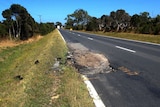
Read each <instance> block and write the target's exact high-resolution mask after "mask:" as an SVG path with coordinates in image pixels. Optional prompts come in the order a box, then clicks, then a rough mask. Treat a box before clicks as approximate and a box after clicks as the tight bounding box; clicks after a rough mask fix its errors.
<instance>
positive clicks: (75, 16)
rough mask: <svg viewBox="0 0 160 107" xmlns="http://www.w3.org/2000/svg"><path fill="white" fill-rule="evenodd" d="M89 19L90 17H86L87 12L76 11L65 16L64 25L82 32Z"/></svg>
mask: <svg viewBox="0 0 160 107" xmlns="http://www.w3.org/2000/svg"><path fill="white" fill-rule="evenodd" d="M89 19H90V16H89V15H88V13H87V11H85V10H83V9H77V10H75V11H74V13H72V14H69V15H68V16H67V18H66V20H67V23H66V24H70V25H72V24H73V27H77V29H79V30H82V29H85V26H86V25H87V23H88V21H89Z"/></svg>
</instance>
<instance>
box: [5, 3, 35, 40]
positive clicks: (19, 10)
mask: <svg viewBox="0 0 160 107" xmlns="http://www.w3.org/2000/svg"><path fill="white" fill-rule="evenodd" d="M2 15H3V17H4V18H6V21H7V22H8V28H9V35H10V37H11V38H14V39H28V37H30V36H33V33H34V27H35V21H34V19H33V18H32V17H31V15H30V14H29V13H28V11H27V10H26V9H25V8H24V7H23V6H21V5H19V4H12V5H11V6H10V8H9V9H6V10H4V11H3V12H2ZM11 29H12V30H11Z"/></svg>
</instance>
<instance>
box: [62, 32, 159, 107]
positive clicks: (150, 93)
mask: <svg viewBox="0 0 160 107" xmlns="http://www.w3.org/2000/svg"><path fill="white" fill-rule="evenodd" d="M60 32H61V34H62V35H63V37H64V39H65V40H66V42H73V43H81V44H83V45H84V46H86V47H87V48H89V49H91V50H94V51H96V52H98V53H102V54H104V55H105V56H106V57H107V58H108V59H109V62H110V64H111V66H112V67H113V68H114V69H115V70H116V72H111V73H106V74H94V75H90V76H89V78H91V82H92V84H93V85H94V87H95V89H96V90H97V92H98V94H99V96H100V97H101V99H102V101H103V102H104V104H105V105H106V107H159V106H160V45H156V44H150V43H143V42H137V41H130V40H124V39H116V38H111V37H103V36H97V35H93V34H87V33H80V32H74V31H69V30H60ZM119 68H125V69H127V70H128V71H129V72H136V73H138V75H129V74H127V73H125V70H124V71H123V70H121V69H119Z"/></svg>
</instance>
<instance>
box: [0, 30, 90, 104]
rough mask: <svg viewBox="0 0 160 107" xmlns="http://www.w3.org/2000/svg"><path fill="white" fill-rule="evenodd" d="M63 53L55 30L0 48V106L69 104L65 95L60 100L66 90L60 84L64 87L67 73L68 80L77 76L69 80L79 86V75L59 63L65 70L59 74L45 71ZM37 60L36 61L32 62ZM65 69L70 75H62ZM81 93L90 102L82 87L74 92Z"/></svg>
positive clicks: (63, 44)
mask: <svg viewBox="0 0 160 107" xmlns="http://www.w3.org/2000/svg"><path fill="white" fill-rule="evenodd" d="M66 52H67V47H66V45H65V43H64V42H63V40H62V39H61V37H60V36H59V34H58V32H57V31H56V30H55V31H54V32H52V33H50V34H48V35H47V36H44V38H42V39H40V40H39V41H35V42H32V43H29V44H23V45H19V46H16V47H12V48H6V49H2V50H1V51H0V107H56V106H54V103H55V102H56V100H58V101H59V103H61V102H63V103H62V104H64V102H65V101H66V102H65V103H67V104H68V105H72V102H73V101H71V102H70V100H69V99H68V98H69V97H67V96H66V97H64V99H63V97H62V96H65V92H66V89H64V90H62V89H63V88H62V87H68V86H65V83H63V82H65V81H70V80H69V78H67V76H66V75H71V76H70V77H71V78H70V79H72V78H75V79H76V78H78V79H76V80H75V81H72V82H77V81H79V82H78V83H79V84H80V86H81V85H82V86H84V83H83V82H82V81H81V79H80V78H79V77H74V76H75V75H79V74H77V73H76V72H75V71H74V70H71V71H72V72H71V71H70V67H67V66H62V67H63V68H65V69H64V72H65V73H60V74H59V75H58V76H57V75H55V74H54V73H53V72H52V73H48V71H50V68H51V67H52V66H53V64H54V59H55V58H57V57H61V58H62V59H63V60H65V55H66ZM37 60H38V61H39V63H38V64H35V61H37ZM67 72H68V73H69V72H70V74H66V73H67ZM72 73H73V74H75V75H72ZM16 76H21V77H22V78H23V79H22V80H20V79H19V78H16ZM72 76H73V77H72ZM65 79H66V80H65ZM69 87H70V86H69ZM74 88H75V89H77V88H79V87H73V91H74ZM84 88H85V87H84ZM59 90H61V91H59ZM83 93H86V96H87V97H86V96H84V97H86V98H87V99H88V100H89V101H90V102H92V99H90V98H89V97H88V92H87V91H86V89H85V90H83V89H82V91H81V93H78V94H80V95H81V94H83ZM55 95H60V97H59V98H60V99H61V100H59V99H52V98H53V96H55ZM77 96H79V95H77ZM68 101H69V102H68ZM79 103H81V102H79ZM82 103H83V102H82ZM56 104H57V105H59V104H58V103H56ZM91 104H92V103H91ZM59 107H69V106H63V105H62V106H59ZM71 107H72V106H71ZM75 107H78V106H75ZM88 107H89V106H88Z"/></svg>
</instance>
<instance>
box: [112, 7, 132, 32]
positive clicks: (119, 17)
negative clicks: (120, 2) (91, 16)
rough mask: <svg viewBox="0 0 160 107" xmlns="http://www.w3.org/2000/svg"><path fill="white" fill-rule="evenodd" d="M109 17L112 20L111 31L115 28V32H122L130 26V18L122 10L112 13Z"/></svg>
mask: <svg viewBox="0 0 160 107" xmlns="http://www.w3.org/2000/svg"><path fill="white" fill-rule="evenodd" d="M110 17H111V18H112V24H111V26H112V28H113V29H114V28H116V31H119V30H122V31H124V30H126V29H127V27H128V26H129V25H130V16H129V14H128V13H126V12H125V10H123V9H120V10H117V11H116V12H114V11H112V12H111V13H110Z"/></svg>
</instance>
